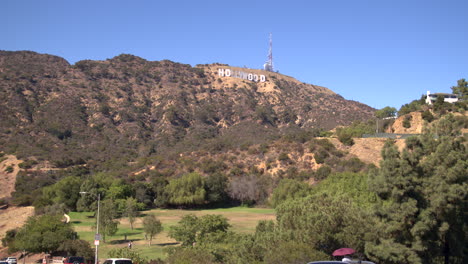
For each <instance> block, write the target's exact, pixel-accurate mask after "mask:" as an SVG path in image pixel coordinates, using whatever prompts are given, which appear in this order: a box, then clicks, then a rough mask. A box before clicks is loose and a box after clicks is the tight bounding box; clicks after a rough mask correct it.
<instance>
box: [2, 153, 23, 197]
mask: <svg viewBox="0 0 468 264" xmlns="http://www.w3.org/2000/svg"><path fill="white" fill-rule="evenodd" d="M5 157H6V159H5V160H4V161H2V162H0V183H1V184H0V198H6V197H11V193H12V192H14V191H15V182H16V175H18V172H19V171H20V168H19V166H18V164H20V163H22V162H23V161H22V160H19V159H17V158H16V157H15V156H12V155H6V156H5ZM9 168H12V169H13V171H12V172H8V169H9Z"/></svg>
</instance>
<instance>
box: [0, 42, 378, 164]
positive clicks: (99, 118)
mask: <svg viewBox="0 0 468 264" xmlns="http://www.w3.org/2000/svg"><path fill="white" fill-rule="evenodd" d="M220 68H222V69H231V70H232V71H235V70H237V71H242V72H245V73H252V74H257V75H264V76H265V81H264V82H254V81H249V80H244V79H240V78H234V77H227V76H224V77H220V76H219V74H218V69H220ZM0 80H1V85H0V99H1V100H0V116H1V117H2V118H1V119H0V145H1V146H3V150H4V151H5V152H6V153H15V154H17V155H18V157H19V158H25V157H32V156H33V157H36V158H37V159H39V160H45V161H49V162H51V163H52V165H53V166H56V167H68V166H73V165H79V164H89V163H93V162H95V163H96V164H102V162H104V161H109V160H113V159H119V160H121V161H126V162H129V161H134V160H135V159H137V158H141V157H146V156H149V155H152V154H154V153H167V151H168V150H170V151H173V150H174V149H180V150H184V151H186V150H189V149H195V150H196V149H198V148H199V147H200V144H202V142H207V145H210V146H211V147H214V148H217V147H216V146H212V145H213V144H215V145H216V144H218V143H219V142H217V143H213V142H209V141H213V139H216V138H218V137H219V136H222V135H226V134H231V135H232V138H241V137H242V138H243V141H242V142H241V143H239V144H242V143H244V144H255V143H261V142H262V141H264V140H265V139H268V138H271V137H276V136H278V135H281V134H284V133H285V132H284V131H287V130H294V129H296V128H300V129H317V130H328V129H331V128H334V127H336V126H338V125H348V124H350V123H351V122H353V121H355V120H366V119H369V118H371V117H372V116H373V110H374V109H372V108H371V107H369V106H367V105H364V104H362V103H358V102H355V101H350V100H345V99H344V98H343V97H341V96H340V95H338V94H336V93H334V92H333V91H331V90H329V89H327V88H325V87H320V86H317V85H312V84H305V83H302V82H300V81H297V80H295V79H294V78H292V77H288V76H284V75H282V74H279V73H273V72H265V71H262V70H253V69H245V68H236V67H231V66H228V65H223V64H210V65H197V66H196V67H192V66H190V65H187V64H180V63H175V62H172V61H168V60H164V61H146V60H144V59H142V58H139V57H136V56H133V55H127V54H123V55H119V56H117V57H114V58H112V59H108V60H105V61H91V60H84V61H79V62H77V63H76V64H75V65H70V64H69V63H68V62H67V61H66V60H64V59H63V58H60V57H57V56H52V55H46V54H38V53H35V52H29V51H19V52H9V51H0ZM265 130H267V131H268V132H267V133H257V132H259V131H265ZM232 138H231V139H232ZM228 141H230V142H228ZM233 141H235V142H237V141H236V140H227V141H226V142H222V143H219V144H221V145H223V144H224V145H226V144H228V145H229V144H234V143H232V142H233ZM219 144H218V145H219ZM235 144H237V143H235ZM218 147H219V146H218Z"/></svg>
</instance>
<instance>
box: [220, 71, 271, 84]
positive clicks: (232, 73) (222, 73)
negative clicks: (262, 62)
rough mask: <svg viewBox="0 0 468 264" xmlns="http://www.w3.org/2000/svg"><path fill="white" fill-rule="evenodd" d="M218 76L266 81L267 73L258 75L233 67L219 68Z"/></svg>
mask: <svg viewBox="0 0 468 264" xmlns="http://www.w3.org/2000/svg"><path fill="white" fill-rule="evenodd" d="M218 76H219V77H234V78H240V79H244V80H249V81H253V82H265V81H266V77H265V75H263V74H261V75H257V74H254V73H248V72H243V71H234V70H231V69H221V68H219V69H218Z"/></svg>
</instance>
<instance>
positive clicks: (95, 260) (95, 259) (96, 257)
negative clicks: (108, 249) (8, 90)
mask: <svg viewBox="0 0 468 264" xmlns="http://www.w3.org/2000/svg"><path fill="white" fill-rule="evenodd" d="M100 202H101V194H100V193H98V202H97V220H96V237H95V241H94V244H95V245H96V256H95V258H94V264H98V262H99V258H98V246H99V240H100V239H101V237H100V235H99V204H100ZM96 241H97V243H96Z"/></svg>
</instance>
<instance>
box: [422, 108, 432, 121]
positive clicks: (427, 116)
mask: <svg viewBox="0 0 468 264" xmlns="http://www.w3.org/2000/svg"><path fill="white" fill-rule="evenodd" d="M421 116H422V119H423V120H426V121H427V122H428V123H430V122H432V121H434V116H433V115H432V113H431V111H429V110H426V111H424V112H422V114H421Z"/></svg>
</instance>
